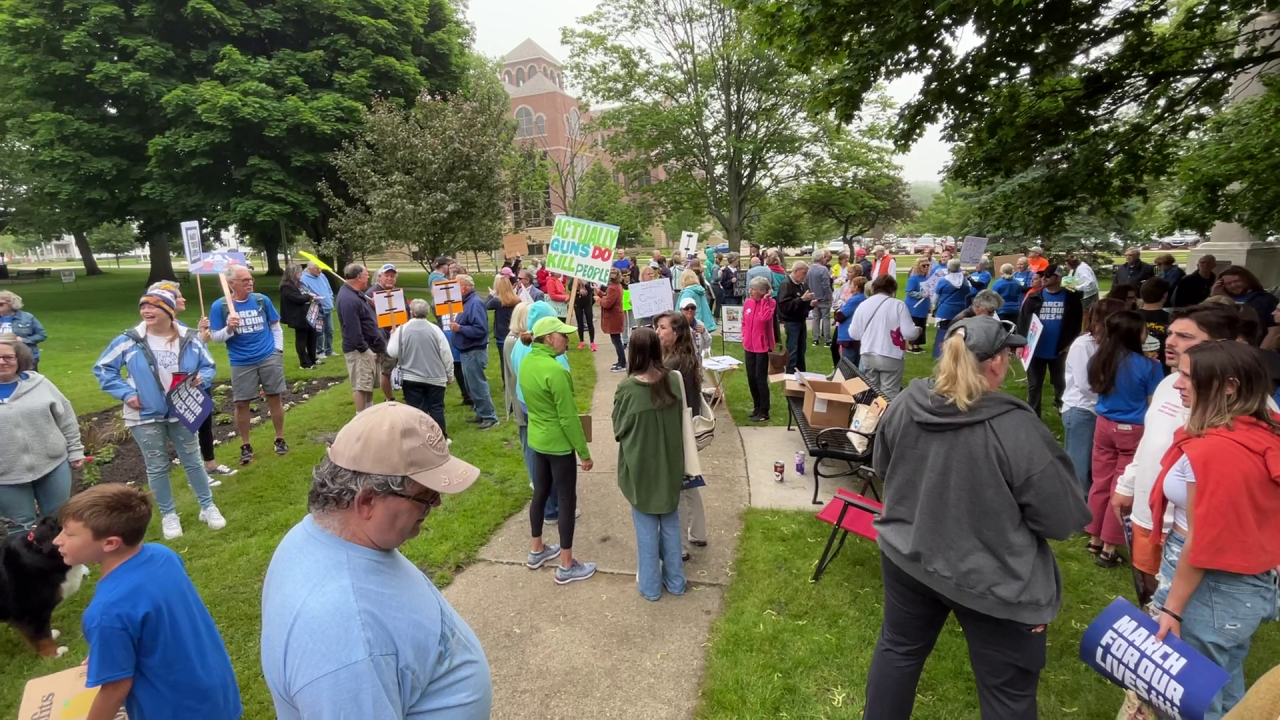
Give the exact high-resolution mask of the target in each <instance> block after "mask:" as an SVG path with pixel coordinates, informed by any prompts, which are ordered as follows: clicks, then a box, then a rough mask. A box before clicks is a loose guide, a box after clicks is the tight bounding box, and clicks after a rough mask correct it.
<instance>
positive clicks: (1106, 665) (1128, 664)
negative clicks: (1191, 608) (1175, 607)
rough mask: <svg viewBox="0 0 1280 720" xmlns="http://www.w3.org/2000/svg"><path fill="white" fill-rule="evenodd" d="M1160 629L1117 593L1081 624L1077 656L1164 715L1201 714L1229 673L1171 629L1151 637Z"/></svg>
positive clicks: (1224, 683)
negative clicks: (1089, 620) (1086, 624)
mask: <svg viewBox="0 0 1280 720" xmlns="http://www.w3.org/2000/svg"><path fill="white" fill-rule="evenodd" d="M1159 629H1160V624H1159V623H1157V622H1156V621H1155V620H1153V619H1151V618H1150V617H1149V616H1148V615H1147V614H1146V613H1144V612H1142V611H1141V610H1139V609H1138V608H1137V607H1136V606H1134V604H1133V603H1131V602H1129V601H1128V600H1125V599H1124V598H1116V599H1115V600H1113V601H1112V603H1111V604H1110V605H1108V606H1107V608H1106V609H1105V610H1103V611H1102V614H1101V615H1099V616H1098V617H1097V619H1096V620H1094V621H1093V622H1092V623H1090V624H1089V627H1088V628H1087V629H1085V631H1084V636H1083V637H1081V638H1080V659H1081V660H1083V661H1084V663H1085V664H1086V665H1088V666H1089V667H1091V668H1093V669H1094V670H1095V671H1097V672H1098V673H1099V674H1100V675H1102V676H1103V677H1105V678H1106V679H1108V680H1110V681H1111V682H1113V683H1115V684H1116V685H1119V686H1120V687H1122V688H1125V689H1126V690H1132V691H1133V692H1135V693H1136V694H1137V695H1138V697H1139V698H1141V699H1142V701H1143V702H1145V703H1148V704H1150V705H1151V706H1152V707H1153V708H1155V709H1156V711H1157V712H1160V713H1162V714H1164V715H1165V716H1168V717H1171V718H1188V719H1192V720H1194V719H1195V718H1202V717H1204V713H1205V710H1207V709H1208V707H1209V703H1210V702H1212V701H1213V698H1214V696H1216V695H1217V694H1218V691H1219V690H1221V689H1222V686H1224V685H1226V684H1227V680H1228V679H1229V678H1230V675H1228V673H1227V671H1226V670H1223V669H1222V668H1220V667H1218V666H1217V665H1215V664H1213V663H1212V662H1210V661H1209V659H1208V658H1206V657H1205V656H1203V655H1201V654H1200V653H1199V652H1198V651H1197V650H1196V649H1195V648H1193V647H1191V646H1190V645H1188V644H1187V643H1185V642H1183V641H1182V639H1180V638H1178V637H1177V636H1175V635H1174V634H1173V633H1169V634H1168V635H1166V636H1165V638H1164V641H1163V642H1162V641H1159V640H1156V639H1155V635H1156V632H1157V631H1158V630H1159Z"/></svg>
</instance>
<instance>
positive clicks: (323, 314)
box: [302, 263, 334, 360]
mask: <svg viewBox="0 0 1280 720" xmlns="http://www.w3.org/2000/svg"><path fill="white" fill-rule="evenodd" d="M302 284H303V285H304V286H306V288H307V289H308V290H310V291H311V294H312V295H315V296H316V299H317V300H318V301H319V302H320V319H321V320H322V321H324V327H322V328H320V332H319V333H317V334H316V359H317V360H322V359H324V358H327V357H331V356H332V355H333V354H334V352H333V287H332V286H330V285H329V278H327V277H325V276H324V273H323V272H321V271H320V266H319V265H317V264H315V263H307V270H306V272H304V273H302Z"/></svg>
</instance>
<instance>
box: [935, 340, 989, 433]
mask: <svg viewBox="0 0 1280 720" xmlns="http://www.w3.org/2000/svg"><path fill="white" fill-rule="evenodd" d="M965 332H966V328H963V327H959V328H956V329H955V331H954V332H952V333H951V334H950V335H949V336H947V338H946V340H943V342H942V357H941V358H939V359H938V364H937V366H936V367H934V369H933V391H934V392H936V393H937V394H939V395H941V396H943V397H944V398H946V399H947V402H948V403H950V404H951V405H955V406H956V408H957V409H958V410H960V412H968V411H969V408H971V407H973V405H974V404H975V403H977V402H978V400H979V399H980V398H981V397H982V396H983V395H984V394H986V393H987V391H989V390H990V386H988V385H987V379H986V378H984V377H983V376H982V364H981V363H979V362H978V358H977V357H975V356H974V354H973V353H971V352H969V348H967V347H965V344H964V340H965Z"/></svg>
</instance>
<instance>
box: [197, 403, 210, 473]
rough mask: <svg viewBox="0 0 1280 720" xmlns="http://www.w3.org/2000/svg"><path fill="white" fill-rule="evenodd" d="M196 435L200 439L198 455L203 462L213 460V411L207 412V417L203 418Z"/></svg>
mask: <svg viewBox="0 0 1280 720" xmlns="http://www.w3.org/2000/svg"><path fill="white" fill-rule="evenodd" d="M196 437H197V438H199V440H200V457H202V458H204V461H205V462H213V413H209V417H207V418H205V419H204V424H203V425H201V426H200V432H198V433H196Z"/></svg>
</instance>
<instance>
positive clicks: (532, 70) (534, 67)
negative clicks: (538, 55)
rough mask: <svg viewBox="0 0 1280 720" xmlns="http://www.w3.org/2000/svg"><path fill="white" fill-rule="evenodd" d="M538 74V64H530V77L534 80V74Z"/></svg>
mask: <svg viewBox="0 0 1280 720" xmlns="http://www.w3.org/2000/svg"><path fill="white" fill-rule="evenodd" d="M537 74H538V66H537V65H530V66H529V79H530V80H532V79H533V76H534V75H537Z"/></svg>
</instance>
